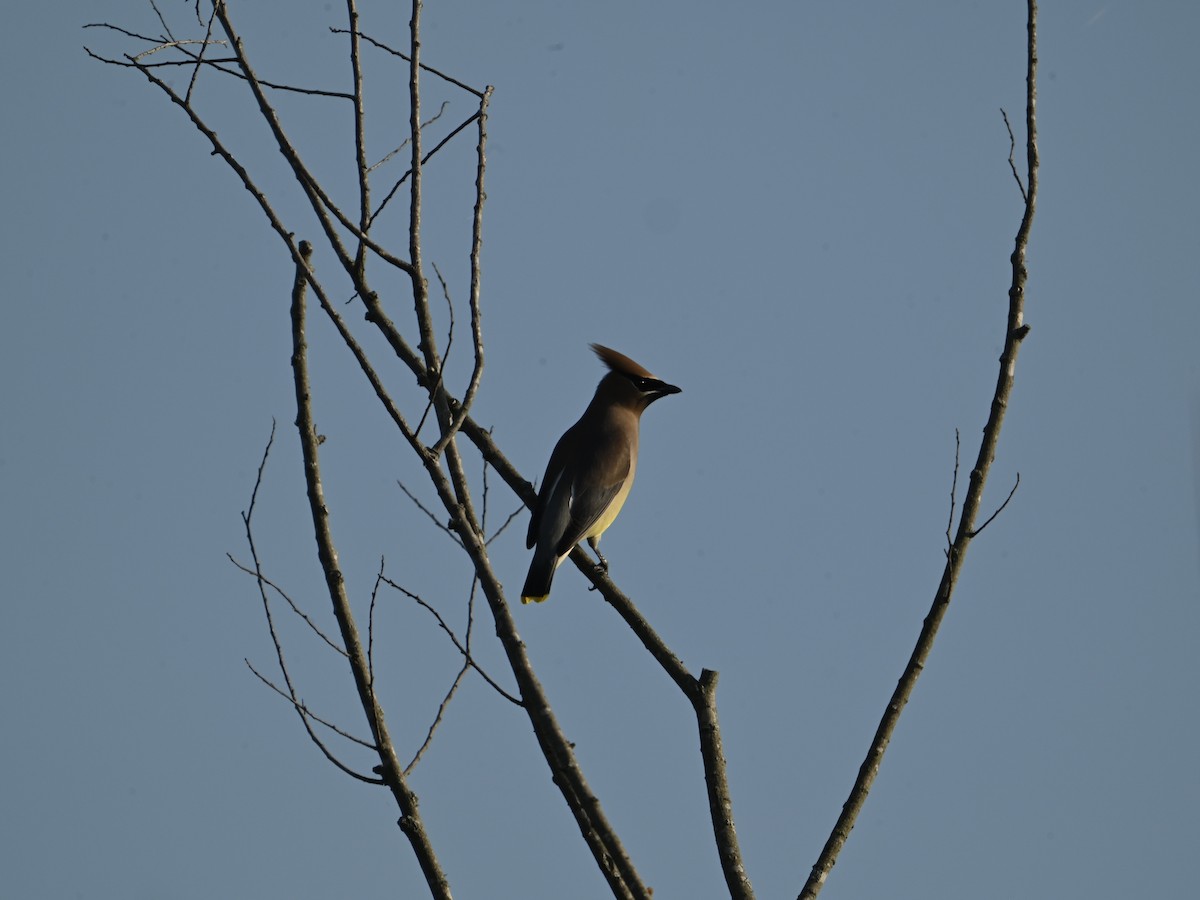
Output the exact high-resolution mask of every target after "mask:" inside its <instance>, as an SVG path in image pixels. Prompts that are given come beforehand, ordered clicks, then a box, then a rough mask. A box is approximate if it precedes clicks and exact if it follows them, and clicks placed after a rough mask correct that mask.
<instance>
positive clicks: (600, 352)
mask: <svg viewBox="0 0 1200 900" xmlns="http://www.w3.org/2000/svg"><path fill="white" fill-rule="evenodd" d="M592 350H593V352H595V354H596V355H597V356H598V357H600V361H601V362H603V363H604V364H605V365H606V366H608V367H609V369H611V370H612V371H614V372H620V373H621V374H622V375H631V376H633V377H634V378H653V377H654V375H652V374H651V373H650V372H647V371H646V370H645V369H643V368H642V367H641V366H639V365H638V364H637V363H635V362H634V361H633V360H632V359H630V358H629V357H628V356H626V355H625V354H624V353H618V352H617V351H616V350H613V349H611V348H609V347H605V346H604V345H603V344H592Z"/></svg>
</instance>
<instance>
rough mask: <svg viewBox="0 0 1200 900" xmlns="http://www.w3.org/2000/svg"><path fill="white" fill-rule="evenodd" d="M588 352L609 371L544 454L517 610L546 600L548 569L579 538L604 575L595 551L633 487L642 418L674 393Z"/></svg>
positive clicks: (624, 363) (608, 353) (610, 353)
mask: <svg viewBox="0 0 1200 900" xmlns="http://www.w3.org/2000/svg"><path fill="white" fill-rule="evenodd" d="M592 350H594V351H595V353H596V355H597V356H599V357H600V359H601V360H602V361H603V362H604V364H605V365H606V366H608V368H609V372H608V374H606V375H605V376H604V377H603V378H601V379H600V384H599V385H598V386H597V387H596V393H595V396H593V397H592V402H591V403H589V404H588V408H587V409H585V410H584V412H583V415H582V416H581V417H580V418H579V421H578V422H576V423H575V424H574V425H572V426H571V427H570V428H568V429H567V431H566V433H565V434H564V435H563V436H562V437H561V438H559V441H558V444H557V445H555V447H554V452H553V453H551V454H550V462H549V464H548V465H547V466H546V474H545V476H544V477H543V478H542V484H541V488H540V489H539V491H538V498H537V503H536V504H535V505H534V507H533V515H532V517H531V518H530V520H529V532H528V534H527V535H526V540H525V545H526V546H527V547H536V549H535V550H534V551H533V560H532V561H531V562H530V564H529V574H528V575H527V576H526V578H525V586H524V587H523V588H522V589H521V602H522V603H529V602H530V601H533V602H535V603H540V602H542V601H543V600H545V599H546V598H547V597H548V596H550V584H551V582H552V581H553V580H554V572H555V570H556V569H557V568H558V566H559V564H560V563H562V561H563V560H564V559H566V558H567V556H568V555H569V554H570V553H571V549H572V548H573V547H574V546H575V545H576V544H577V543H579V542H580V541H581V540H584V539H585V538H586V539H587V542H588V544H589V545H590V546H591V548H592V550H594V551H595V552H596V556H597V557H599V559H600V565H602V566H603V567H604V568H605V569H607V568H608V560H606V559H605V558H604V556H603V555H602V554H601V553H600V549H599V547H598V546H597V545H598V544H599V542H600V535H602V534H603V533H604V531H605V529H607V528H608V526H609V525H611V524H612V523H613V520H614V519H616V517H617V513H619V512H620V511H621V507H622V506H623V505H624V503H625V498H626V497H628V496H629V489H630V488H631V487H632V486H633V477H634V475H635V474H636V473H637V455H638V425H639V423H640V421H641V418H642V413H643V412H644V411H645V409H646V407H647V406H649V405H650V404H651V403H653V402H654V401H655V400H657V399H659V398H660V397H666V396H667V395H668V394H678V393H679V388H677V387H675V385H673V384H667V383H666V382H665V381H662V380H660V379H658V378H656V377H655V376H654V375H652V374H650V372H648V371H646V369H644V368H642V367H641V366H639V365H638V364H637V363H635V362H634V361H633V360H632V359H630V358H629V357H628V356H625V355H624V354H623V353H618V352H617V351H616V350H611V349H609V348H608V347H603V346H601V345H600V344H592Z"/></svg>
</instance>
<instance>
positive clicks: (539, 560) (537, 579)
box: [521, 544, 558, 603]
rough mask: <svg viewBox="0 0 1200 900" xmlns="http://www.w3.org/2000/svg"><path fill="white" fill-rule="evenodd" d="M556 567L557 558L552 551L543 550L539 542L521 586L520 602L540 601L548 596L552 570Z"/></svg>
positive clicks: (552, 575)
mask: <svg viewBox="0 0 1200 900" xmlns="http://www.w3.org/2000/svg"><path fill="white" fill-rule="evenodd" d="M557 568H558V559H556V558H555V556H554V552H553V551H543V550H542V547H541V545H540V544H539V545H538V547H537V549H536V550H534V551H533V561H532V562H530V564H529V574H528V575H526V576H525V587H523V588H521V602H522V603H541V602H542V601H544V600H545V599H546V598H547V597H549V596H550V583H551V582H552V581H554V571H555V570H556V569H557Z"/></svg>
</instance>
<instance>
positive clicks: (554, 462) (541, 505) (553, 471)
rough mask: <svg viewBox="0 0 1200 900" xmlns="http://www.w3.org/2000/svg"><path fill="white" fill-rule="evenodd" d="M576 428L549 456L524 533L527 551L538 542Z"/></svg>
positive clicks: (570, 431)
mask: <svg viewBox="0 0 1200 900" xmlns="http://www.w3.org/2000/svg"><path fill="white" fill-rule="evenodd" d="M576 427H577V426H572V427H571V428H568V429H567V431H566V432H565V433H564V434H563V436H562V437H561V438H559V439H558V443H557V444H555V445H554V452H552V453H551V454H550V462H548V463H546V474H545V475H543V476H542V483H541V485H539V486H538V496H537V503H535V504H534V505H533V512H532V513H531V515H530V516H529V530H528V531H527V532H526V533H525V547H526V549H528V548H529V547H532V546H533V545H534V544H536V543H537V542H538V535H539V534H540V532H541V529H542V519H543V517H544V516H545V515H546V509H547V507H549V506H551V505H555V506H557V504H556V503H553V501H552V499H551V498H552V496H553V495H554V492H555V489H556V488H558V487H559V486H560V485H559V481H560V479H561V478H562V473H563V468H564V467H565V466H566V462H567V456H568V455H569V450H570V447H571V446H572V445H573V444H574V432H575V428H576Z"/></svg>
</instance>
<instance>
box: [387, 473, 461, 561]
mask: <svg viewBox="0 0 1200 900" xmlns="http://www.w3.org/2000/svg"><path fill="white" fill-rule="evenodd" d="M396 485H397V487H399V488H400V490H402V491H404V495H405V496H406V497H408V499H409V500H411V501H412V502H413V504H414V505H415V506H416V507H417V509H419V510H420V511H421V512H423V513H425V515H426V516H427V517H428V518H429V521H430V522H432V523H433V524H434V525H436V526H437V528H438V530H439V531H442V532H444V533H445V534H447V535H449V536H450V538H451V539H452V540H453V541H454V542H455V543H456V544H458V545H459V546H460V547H461V546H462V538H460V537H459V536H458V533H457V532H455V531H454V530H453V529H451V528H447V527H446V523H444V522H441V521H439V520H438V517H437V516H435V515H434V514H433V510H431V509H429V507H427V506H426V505H425V504H424V503H422V502H421V500H420V498H418V497H417V495H416V494H414V493H413V492H412V491H410V490H409V489H408V488H407V487H405V486H404V482H403V481H401V480H400V479H396Z"/></svg>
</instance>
